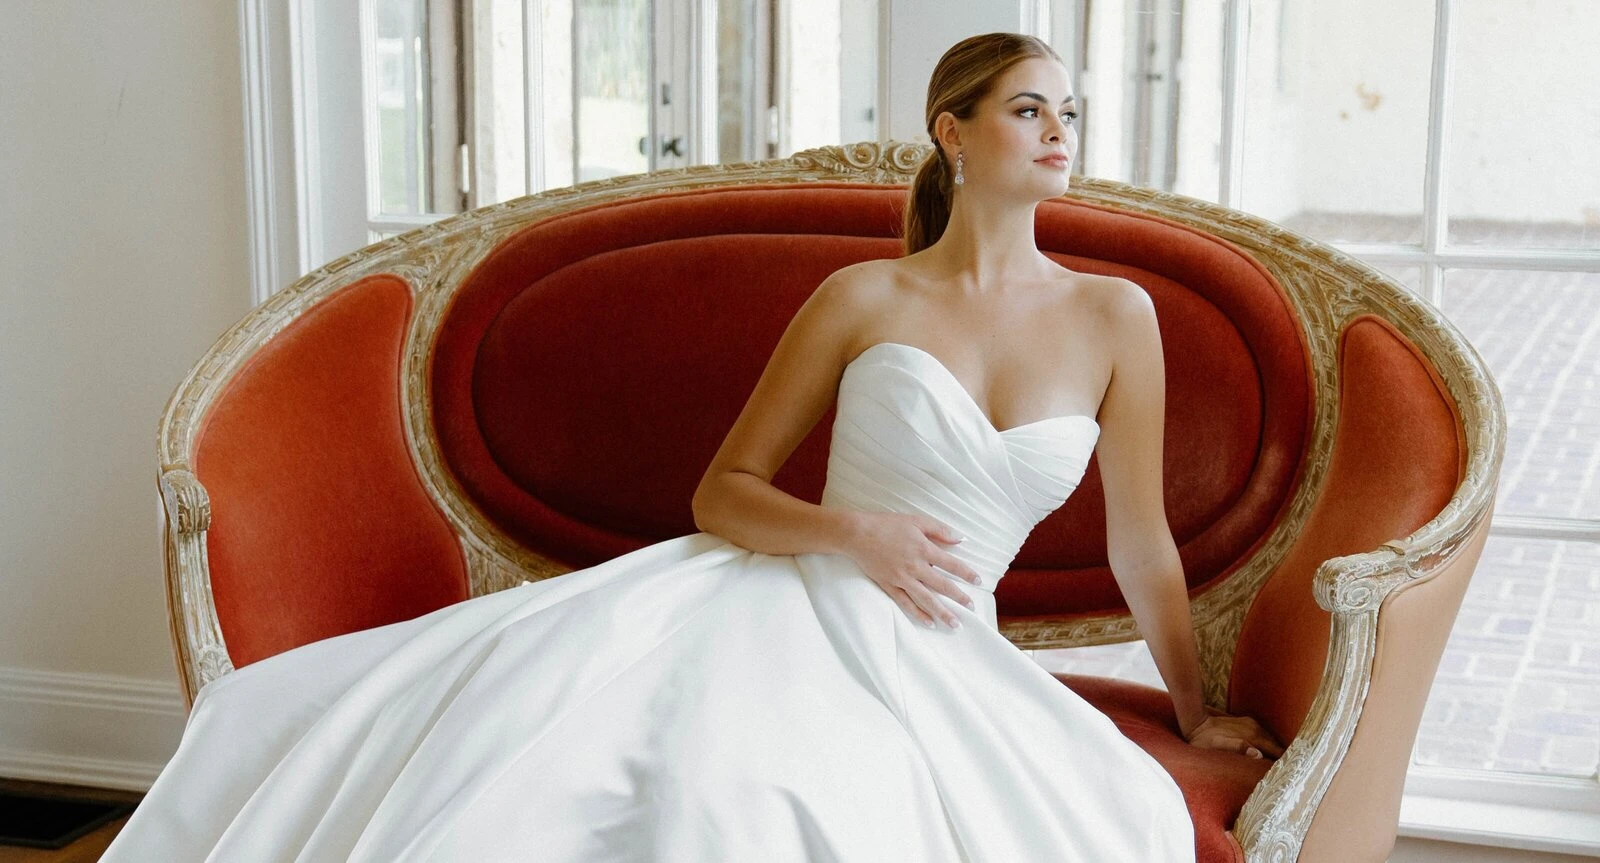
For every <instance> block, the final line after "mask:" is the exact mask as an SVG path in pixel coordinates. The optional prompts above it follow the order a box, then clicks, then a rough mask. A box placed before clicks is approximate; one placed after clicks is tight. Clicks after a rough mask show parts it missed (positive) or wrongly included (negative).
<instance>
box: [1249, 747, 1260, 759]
mask: <svg viewBox="0 0 1600 863" xmlns="http://www.w3.org/2000/svg"><path fill="white" fill-rule="evenodd" d="M1250 757H1251V758H1260V757H1261V750H1259V749H1255V748H1252V749H1251V750H1250Z"/></svg>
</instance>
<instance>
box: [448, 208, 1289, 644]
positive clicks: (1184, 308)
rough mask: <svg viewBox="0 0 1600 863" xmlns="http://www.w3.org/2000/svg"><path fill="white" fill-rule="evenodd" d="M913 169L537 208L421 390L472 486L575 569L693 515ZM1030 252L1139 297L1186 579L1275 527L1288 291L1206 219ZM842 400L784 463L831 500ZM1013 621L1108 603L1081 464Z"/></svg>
mask: <svg viewBox="0 0 1600 863" xmlns="http://www.w3.org/2000/svg"><path fill="white" fill-rule="evenodd" d="M904 195H905V190H904V188H903V187H897V186H883V185H877V184H864V183H807V184H804V186H803V187H800V188H797V187H796V186H795V184H792V183H776V184H755V185H740V186H723V187H712V188H703V189H690V190H684V191H680V192H674V193H664V194H652V195H649V196H645V197H640V198H630V199H624V200H620V201H613V202H609V203H604V204H598V205H595V206H591V207H587V208H583V209H580V210H576V211H573V212H569V213H565V214H562V215H559V216H555V217H552V218H548V219H545V220H543V221H540V222H538V223H536V224H534V225H531V226H529V227H527V228H525V229H523V230H521V231H519V232H517V233H516V234H514V235H512V236H511V237H510V238H508V239H507V240H505V241H503V242H502V243H501V244H500V245H499V247H497V248H496V249H494V250H493V251H492V252H491V253H490V254H489V255H488V256H487V257H486V258H485V259H484V260H483V261H482V262H481V263H480V264H478V265H477V267H476V268H475V269H474V270H473V271H472V272H471V273H469V274H468V276H467V277H466V278H465V279H464V281H463V282H462V284H461V285H460V286H459V288H458V289H457V291H456V293H455V295H454V297H453V299H452V301H451V305H450V306H449V308H448V309H447V310H446V313H445V318H444V320H443V321H442V322H441V324H440V328H439V331H438V335H437V338H436V342H435V346H434V352H433V359H432V363H433V364H432V367H431V370H430V375H431V384H432V408H433V412H434V423H435V429H436V431H437V435H438V440H439V444H440V447H441V452H442V454H443V456H444V460H445V462H446V464H447V466H448V468H449V469H450V470H451V471H452V472H453V473H454V474H455V476H456V478H457V479H458V480H459V482H460V484H461V486H462V488H463V489H464V490H465V492H466V493H467V495H468V496H469V497H470V498H471V499H472V500H473V502H474V503H476V505H478V506H479V507H480V508H481V509H482V511H483V512H484V513H485V515H486V516H487V517H488V518H489V519H490V520H492V521H493V522H494V523H495V524H496V525H497V526H498V527H499V528H500V529H501V530H502V531H504V532H505V533H506V534H507V535H508V536H510V537H511V538H512V539H513V540H515V541H517V542H519V543H521V544H523V545H525V546H526V547H528V548H530V549H533V550H535V551H537V552H540V553H542V554H544V555H546V556H549V557H551V558H554V559H555V560H557V561H559V562H562V563H564V564H566V565H568V566H572V567H582V566H590V565H593V564H596V563H599V562H602V561H604V560H607V559H610V558H611V557H614V556H617V555H619V554H622V553H625V552H627V551H631V550H633V549H635V548H639V547H641V546H643V545H646V544H648V543H651V542H655V541H659V540H662V539H666V538H670V537H673V536H678V535H682V534H685V533H691V532H693V531H694V530H695V526H694V521H693V515H692V512H691V510H690V505H689V503H690V499H691V497H692V495H693V492H694V488H695V485H696V484H697V483H698V482H699V479H700V477H701V475H702V474H703V472H704V470H705V466H706V465H707V464H708V463H709V462H710V459H711V456H712V455H713V454H714V453H715V451H716V449H717V447H718V445H720V443H721V441H722V437H723V435H725V434H726V432H727V429H728V428H729V427H730V426H731V425H732V423H733V421H734V419H735V418H736V417H737V415H738V412H739V410H740V409H741V408H742V407H743V404H744V401H745V399H746V398H747V396H748V394H749V392H750V390H751V389H752V388H753V386H754V384H755V381H756V379H757V377H759V375H760V373H761V371H762V369H763V367H764V365H765V362H766V360H767V358H768V357H769V356H770V354H771V351H772V348H773V347H774V345H776V343H777V340H778V338H779V336H780V335H781V334H782V332H783V329H784V327H785V326H786V325H787V323H788V321H789V319H790V317H791V316H792V315H793V314H794V311H795V310H796V309H797V308H798V307H799V306H800V304H801V303H802V302H803V301H804V300H805V299H806V297H808V296H809V295H810V293H811V291H813V290H814V289H815V288H816V286H817V285H818V284H820V283H821V281H822V280H823V278H825V277H826V276H827V275H828V274H829V273H831V272H832V271H834V270H836V269H838V268H840V267H842V266H845V265H847V264H851V263H855V262H858V261H862V260H867V259H871V258H887V257H895V256H898V255H899V254H900V242H899V240H898V239H897V237H896V234H897V232H898V226H899V224H900V208H901V205H902V204H903V201H904ZM1037 230H1038V234H1037V236H1038V241H1039V245H1040V248H1041V249H1043V250H1045V251H1046V252H1047V253H1048V254H1050V256H1051V257H1052V258H1054V259H1055V260H1057V261H1059V262H1060V263H1061V264H1062V265H1063V266H1066V267H1069V268H1071V269H1075V270H1079V271H1083V272H1090V273H1100V274H1108V275H1116V276H1122V277H1125V278H1128V279H1130V280H1132V281H1135V282H1137V283H1139V284H1140V285H1141V286H1143V287H1144V288H1145V289H1146V290H1147V291H1149V292H1150V294H1151V296H1152V298H1153V299H1154V301H1155V304H1156V307H1157V312H1158V315H1159V317H1160V319H1161V326H1162V336H1163V339H1164V344H1165V345H1166V351H1165V353H1166V359H1167V368H1168V376H1167V390H1168V408H1167V428H1166V441H1167V445H1166V451H1165V471H1166V489H1167V511H1168V517H1169V522H1170V524H1171V526H1172V529H1173V534H1174V538H1175V539H1176V541H1177V542H1178V544H1179V550H1180V554H1181V555H1182V558H1183V561H1184V564H1185V571H1186V573H1187V576H1188V578H1189V583H1190V585H1191V586H1199V585H1202V584H1205V583H1207V582H1209V581H1211V580H1212V579H1215V578H1217V577H1218V576H1221V575H1223V574H1225V573H1226V572H1228V571H1229V569H1230V567H1232V566H1233V565H1235V564H1236V563H1238V562H1239V561H1240V560H1241V559H1243V558H1244V557H1246V556H1247V555H1248V554H1249V552H1250V551H1252V550H1253V549H1254V548H1255V547H1256V546H1257V545H1258V544H1259V543H1260V542H1261V541H1263V539H1264V538H1265V537H1266V536H1267V535H1268V533H1269V532H1270V530H1271V527H1272V525H1273V524H1274V523H1275V521H1276V519H1277V518H1278V517H1279V516H1280V515H1281V514H1282V511H1283V509H1284V507H1285V506H1286V504H1287V502H1288V500H1289V496H1290V490H1291V489H1292V488H1293V482H1294V479H1295V477H1296V475H1297V472H1298V470H1299V468H1300V466H1301V463H1302V461H1303V456H1304V452H1305V447H1306V431H1307V428H1308V423H1309V418H1310V409H1311V408H1310V401H1309V397H1308V394H1309V373H1308V361H1307V357H1306V350H1305V347H1304V345H1303V343H1302V342H1301V340H1300V336H1299V330H1298V328H1297V327H1296V325H1295V324H1294V321H1293V318H1292V316H1291V314H1290V310H1289V308H1288V307H1287V306H1286V305H1285V302H1286V301H1285V299H1284V297H1283V292H1282V290H1281V289H1280V288H1279V287H1278V286H1277V284H1276V283H1275V282H1273V280H1272V279H1271V278H1270V277H1269V276H1268V275H1267V274H1266V272H1265V271H1264V270H1263V269H1262V268H1261V267H1260V266H1259V265H1257V264H1256V263H1255V261H1254V260H1252V259H1251V258H1250V257H1249V256H1248V255H1245V254H1244V253H1242V252H1241V251H1240V250H1239V249H1237V248H1236V247H1234V246H1232V245H1230V244H1228V243H1227V242H1225V241H1223V240H1220V239H1218V238H1216V237H1214V236H1212V235H1210V234H1207V233H1205V232H1202V231H1198V230H1195V229H1191V228H1188V227H1186V226H1182V225H1179V224H1177V223H1174V222H1170V221H1167V220H1164V219H1159V218H1155V217H1150V216H1142V215H1137V214H1131V213H1127V212H1122V211H1117V210H1113V209H1111V208H1109V207H1101V206H1097V205H1093V204H1090V203H1085V202H1081V201H1074V200H1069V199H1059V200H1054V201H1048V202H1045V203H1043V204H1041V205H1040V206H1039V210H1038V229H1037ZM831 424H832V412H831V411H830V412H829V413H828V414H827V415H825V416H824V417H823V419H822V421H820V422H819V423H818V425H817V427H816V428H814V429H813V430H812V432H811V433H810V435H808V436H807V437H806V438H805V439H804V440H803V441H802V443H801V444H800V445H799V447H798V448H797V450H796V451H795V453H794V454H793V456H791V458H790V460H789V461H788V462H787V463H786V464H785V465H784V467H783V469H782V470H780V471H779V472H778V474H777V475H776V476H775V477H774V478H773V481H774V483H775V484H776V485H777V486H778V487H779V488H782V489H784V490H785V491H787V492H789V493H791V494H794V495H796V496H798V497H801V498H803V499H806V500H810V501H813V502H815V501H817V500H818V499H820V495H821V490H822V483H823V480H824V478H825V465H826V457H827V444H828V438H829V435H830V430H831ZM996 598H997V602H998V608H999V612H1000V614H1001V616H1002V617H1008V616H1017V615H1032V614H1072V613H1093V612H1105V611H1118V610H1121V609H1123V608H1124V607H1125V606H1124V605H1123V602H1122V599H1121V596H1120V594H1119V592H1118V591H1117V587H1116V584H1115V581H1114V579H1113V578H1112V576H1111V572H1110V569H1109V567H1108V565H1107V562H1106V548H1105V521H1104V499H1103V495H1102V491H1101V487H1100V478H1099V471H1098V466H1097V464H1096V463H1095V462H1094V461H1091V463H1090V465H1089V468H1088V470H1087V472H1086V474H1085V476H1084V479H1083V481H1082V484H1081V485H1080V488H1079V489H1078V491H1076V492H1075V493H1074V494H1073V496H1072V497H1071V498H1070V499H1069V500H1068V502H1067V504H1066V505H1065V506H1063V507H1062V508H1061V510H1060V511H1059V512H1057V513H1054V514H1053V515H1051V516H1050V517H1049V518H1047V519H1046V520H1045V521H1044V522H1043V523H1041V524H1040V525H1039V527H1038V528H1037V529H1036V530H1035V531H1034V533H1033V535H1032V537H1030V539H1029V541H1028V544H1027V545H1026V546H1025V547H1024V548H1023V550H1022V552H1021V554H1020V555H1019V557H1018V560H1017V563H1016V566H1015V568H1014V569H1013V570H1012V573H1011V574H1010V575H1009V576H1008V577H1007V578H1006V579H1005V581H1004V582H1002V583H1001V585H1000V587H999V589H998V590H997V592H996Z"/></svg>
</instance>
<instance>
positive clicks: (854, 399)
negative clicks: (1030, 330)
mask: <svg viewBox="0 0 1600 863" xmlns="http://www.w3.org/2000/svg"><path fill="white" fill-rule="evenodd" d="M1099 436H1100V425H1099V423H1097V422H1095V420H1094V418H1093V417H1090V416H1087V415H1083V414H1065V415H1062V416H1054V417H1047V418H1045V419H1042V420H1037V421H1034V422H1030V423H1024V424H1023V425H1020V426H1014V427H1012V428H1008V429H1004V430H1001V429H996V428H995V427H994V425H993V424H992V423H991V422H990V421H989V418H988V416H986V415H985V414H984V412H983V409H982V408H981V407H980V406H979V405H978V403H977V402H976V401H975V400H973V398H972V396H971V394H970V393H968V392H967V390H966V388H965V387H964V386H962V384H961V382H960V381H959V380H958V379H957V378H956V377H955V375H954V374H953V373H952V372H951V371H950V370H949V369H948V368H946V367H945V366H944V364H943V363H942V362H940V361H939V359H938V358H937V357H935V356H933V355H932V354H930V353H928V352H926V351H924V350H922V349H920V348H916V347H913V346H911V345H906V344H901V343H899V342H879V343H877V344H875V345H873V346H871V347H869V348H867V349H866V350H864V351H862V352H861V353H860V354H858V355H857V356H856V357H855V359H853V360H851V361H850V363H849V364H848V365H847V366H846V367H845V370H844V373H843V376H842V377H841V378H840V381H839V391H838V401H837V406H836V408H835V411H834V421H833V434H832V438H831V441H832V442H831V444H830V446H831V449H830V452H829V456H828V470H827V481H826V484H825V485H824V487H823V492H822V498H821V503H822V505H823V506H834V507H845V508H849V509H855V510H860V511H867V512H916V513H922V514H925V515H928V516H932V517H933V518H937V519H939V520H940V521H942V522H944V523H945V524H948V525H950V526H951V527H953V528H955V529H956V530H957V531H959V532H960V533H961V534H963V535H964V536H965V537H966V539H965V541H963V542H960V543H957V544H956V545H954V546H952V547H951V548H952V551H953V552H954V553H955V554H956V556H957V557H960V558H961V559H962V560H963V561H965V562H966V563H968V564H969V565H971V566H972V567H973V568H975V569H977V570H978V572H979V573H980V574H982V576H983V581H984V583H983V589H985V590H988V591H991V592H992V591H993V590H994V586H995V584H996V583H997V582H998V581H999V580H1000V577H1001V576H1003V575H1004V574H1005V571H1006V570H1007V569H1008V568H1009V567H1010V566H1011V562H1012V560H1014V559H1015V558H1016V555H1017V552H1018V551H1020V550H1021V548H1022V544H1023V542H1024V541H1026V540H1027V538H1028V534H1029V533H1031V532H1032V531H1033V528H1034V526H1035V525H1037V524H1038V523H1039V522H1040V521H1043V520H1044V518H1045V516H1048V515H1049V514H1050V513H1052V512H1054V511H1055V510H1056V509H1057V508H1058V507H1060V506H1061V504H1062V503H1064V502H1065V501H1066V499H1067V497H1068V496H1069V495H1071V494H1072V491H1073V489H1075V488H1077V486H1078V482H1079V481H1080V480H1081V479H1082V478H1083V473H1084V470H1085V469H1086V468H1087V467H1088V464H1089V456H1090V455H1091V453H1093V451H1094V446H1095V442H1096V441H1097V440H1098V439H1099Z"/></svg>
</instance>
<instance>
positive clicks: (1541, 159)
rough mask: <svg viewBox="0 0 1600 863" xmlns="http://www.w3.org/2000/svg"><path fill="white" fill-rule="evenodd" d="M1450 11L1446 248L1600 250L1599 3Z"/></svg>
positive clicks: (1460, 6)
mask: <svg viewBox="0 0 1600 863" xmlns="http://www.w3.org/2000/svg"><path fill="white" fill-rule="evenodd" d="M1454 16H1455V30H1456V38H1455V58H1454V59H1455V68H1454V71H1453V79H1454V81H1453V83H1452V85H1451V106H1450V129H1449V133H1450V134H1449V143H1448V145H1447V146H1448V150H1449V155H1448V158H1447V160H1446V161H1447V165H1448V167H1449V173H1448V190H1449V194H1448V197H1447V206H1448V208H1449V211H1450V225H1449V235H1450V241H1451V242H1452V243H1464V244H1469V245H1497V246H1498V245H1508V246H1520V247H1538V248H1551V247H1573V248H1585V249H1595V248H1600V146H1596V145H1595V143H1596V142H1597V141H1600V75H1596V74H1594V68H1595V63H1594V46H1595V45H1596V44H1597V43H1600V14H1596V10H1595V6H1594V4H1592V3H1572V2H1568V0H1519V2H1517V3H1495V2H1490V0H1469V2H1460V3H1457V4H1456V5H1455V7H1454ZM1583 69H1588V70H1590V71H1589V72H1588V73H1584V72H1582V71H1581V70H1583Z"/></svg>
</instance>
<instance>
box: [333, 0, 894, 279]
mask: <svg viewBox="0 0 1600 863" xmlns="http://www.w3.org/2000/svg"><path fill="white" fill-rule="evenodd" d="M802 13H803V14H802ZM877 15H878V12H877V5H876V3H873V2H866V3H863V2H859V0H837V2H833V3H831V4H829V3H824V4H821V5H816V4H811V5H807V6H806V7H804V8H803V9H799V8H798V7H795V6H793V5H792V4H787V3H777V4H769V3H754V2H748V0H714V2H711V0H708V2H690V0H659V2H651V0H548V2H537V3H535V2H533V0H365V3H364V6H363V20H362V27H361V30H362V33H363V34H364V37H363V38H364V40H365V43H366V45H365V48H366V50H365V53H364V56H366V57H367V62H366V67H365V68H364V70H363V73H362V75H363V78H364V80H365V81H366V82H368V84H367V92H366V95H365V97H364V98H365V99H366V102H367V104H366V106H365V108H366V112H365V113H366V116H367V118H368V120H367V132H366V134H365V136H364V137H365V140H366V141H367V142H368V151H367V153H366V155H365V160H366V167H367V172H368V185H369V189H368V198H369V201H368V214H369V215H368V223H367V225H366V234H365V239H366V241H367V242H374V241H377V240H379V239H382V238H384V237H388V236H393V235H394V234H397V233H400V232H403V231H406V230H409V229H411V228H415V227H417V226H419V225H421V224H426V223H427V222H430V221H433V220H436V219H438V218H440V217H442V216H445V215H449V214H451V213H457V212H462V211H464V210H467V209H471V208H474V207H480V206H485V205H488V204H493V203H498V202H501V201H506V200H510V199H512V198H516V197H520V196H522V195H526V194H530V193H533V192H538V191H541V190H543V189H547V188H555V187H560V186H566V185H571V184H574V183H582V182H587V181H590V180H598V179H603V178H606V177H614V176H619V175H624V174H637V173H643V172H646V171H651V170H657V169H661V168H669V167H678V166H685V165H691V164H701V163H711V162H738V161H746V160H751V159H765V158H773V157H777V156H782V155H788V154H789V153H792V152H794V151H796V150H799V149H804V148H807V147H814V146H818V145H821V144H829V143H835V142H838V141H841V140H862V139H870V138H874V137H876V130H877V123H876V120H875V117H874V115H875V110H874V109H875V101H876V91H877V81H876V64H875V63H874V62H873V61H872V58H873V57H874V55H875V53H876V44H877V36H876V33H877V26H876V25H877ZM696 44H708V45H714V50H710V51H705V52H702V53H700V54H692V53H691V49H690V47H689V46H693V45H696ZM845 52H849V54H850V55H851V56H852V58H855V59H853V61H852V62H851V63H849V64H845V63H843V62H842V58H843V56H844V54H845ZM792 69H803V70H805V74H791V72H790V70H792ZM702 118H704V119H702ZM530 142H531V143H532V145H531V146H530ZM346 245H348V242H347V243H346ZM342 251H349V249H342V250H340V253H342Z"/></svg>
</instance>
